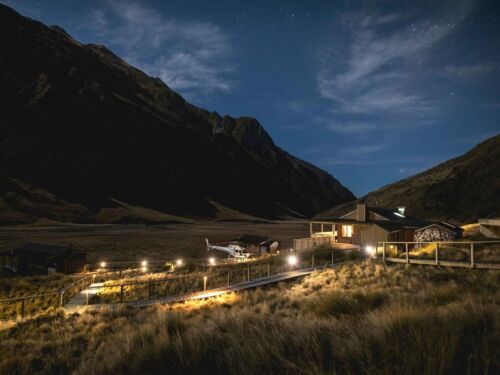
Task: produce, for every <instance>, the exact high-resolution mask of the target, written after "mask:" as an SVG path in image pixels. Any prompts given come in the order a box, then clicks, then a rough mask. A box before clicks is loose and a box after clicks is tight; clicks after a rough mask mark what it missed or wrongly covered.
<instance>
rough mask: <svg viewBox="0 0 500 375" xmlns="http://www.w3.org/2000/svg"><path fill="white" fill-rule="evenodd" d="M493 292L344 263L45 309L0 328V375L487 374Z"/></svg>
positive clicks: (495, 359) (479, 276) (482, 280)
mask: <svg viewBox="0 0 500 375" xmlns="http://www.w3.org/2000/svg"><path fill="white" fill-rule="evenodd" d="M499 286H500V272H498V271H479V270H451V269H435V268H431V267H416V266H413V267H405V266H402V265H394V266H386V265H384V264H382V263H375V262H373V263H371V262H368V261H354V262H350V263H348V264H346V265H344V266H342V267H341V268H339V269H337V270H326V271H321V272H317V273H315V274H313V275H311V276H309V277H306V278H304V279H303V280H301V281H298V282H296V283H284V284H280V285H279V286H277V287H269V288H266V289H259V290H255V291H249V292H245V293H241V294H235V295H228V296H225V297H221V298H219V299H217V300H212V301H206V302H192V303H186V304H179V305H174V306H154V307H149V308H144V309H140V310H136V309H133V308H129V307H126V306H122V307H119V308H117V309H113V310H110V309H100V310H96V311H89V312H87V313H83V314H81V315H78V314H74V315H71V316H64V314H63V313H62V312H55V313H53V314H51V315H48V316H44V317H39V318H37V319H33V320H30V321H27V322H25V323H20V324H18V325H15V326H10V327H4V329H2V330H1V331H0V352H1V353H2V356H1V357H0V373H2V374H3V373H8V374H15V373H20V374H22V373H35V372H36V373H44V374H53V373H69V372H76V373H77V374H106V373H115V374H137V373H142V374H159V373H177V374H193V373H195V374H196V373H199V374H203V373H210V374H256V373H260V374H276V373H283V374H285V373H286V374H304V373H305V374H346V373H347V374H360V373H361V374H363V373H365V374H377V373H380V374H387V373H391V374H394V373H397V374H414V373H418V374H459V373H472V374H485V373H491V374H493V373H498V372H499V371H500V303H499V301H500V292H499Z"/></svg>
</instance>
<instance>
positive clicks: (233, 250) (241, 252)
mask: <svg viewBox="0 0 500 375" xmlns="http://www.w3.org/2000/svg"><path fill="white" fill-rule="evenodd" d="M205 241H206V242H207V251H210V250H219V251H223V252H225V253H226V254H228V258H231V257H232V258H234V259H236V260H238V261H244V260H246V259H248V257H249V256H250V254H249V253H245V248H243V247H241V246H239V245H236V244H229V245H228V246H219V245H211V244H210V242H209V241H208V238H205Z"/></svg>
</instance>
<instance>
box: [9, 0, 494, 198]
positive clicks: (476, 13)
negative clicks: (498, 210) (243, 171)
mask: <svg viewBox="0 0 500 375" xmlns="http://www.w3.org/2000/svg"><path fill="white" fill-rule="evenodd" d="M0 2H1V3H4V4H6V5H9V6H12V7H13V8H14V9H16V10H17V11H19V12H20V13H22V14H24V15H27V16H29V17H31V18H34V19H38V20H40V21H42V22H44V23H46V24H49V25H54V24H57V25H59V26H61V27H63V28H64V29H65V30H66V31H68V32H69V33H70V34H71V35H73V36H74V37H75V38H76V39H77V40H79V41H81V42H84V43H99V44H104V45H106V46H107V47H108V48H110V49H111V50H112V51H113V52H115V53H116V54H117V55H119V56H121V57H122V58H124V59H125V60H126V61H128V62H129V63H130V64H132V65H135V66H137V67H138V68H140V69H142V70H144V71H145V72H146V73H148V74H150V75H152V76H158V77H160V78H161V79H162V80H163V81H165V83H166V84H167V85H169V86H170V87H172V88H173V89H174V90H176V91H177V92H179V93H180V94H182V95H183V96H184V97H185V98H186V99H187V100H189V101H190V102H192V103H194V104H196V105H199V106H201V107H204V108H206V109H208V110H215V111H217V112H219V113H220V114H230V115H232V116H244V115H245V116H253V117H256V118H257V119H258V120H259V121H260V122H261V123H262V124H263V125H264V127H265V128H266V129H267V130H268V132H269V133H270V134H271V136H272V137H273V138H274V140H275V142H276V143H277V144H278V145H279V146H281V147H282V148H284V149H286V150H287V151H289V152H290V153H292V154H294V155H296V156H298V157H300V158H303V159H305V160H307V161H309V162H312V163H313V164H315V165H317V166H319V167H321V168H323V169H325V170H327V171H329V172H330V173H331V174H333V175H334V176H335V177H336V178H338V179H339V180H340V181H341V182H342V183H343V184H344V185H346V186H347V187H348V188H350V189H351V190H352V191H353V192H354V193H355V194H356V195H362V194H364V193H367V192H369V191H371V190H374V189H375V188H378V187H380V186H382V185H385V184H387V183H390V182H394V181H396V180H399V179H401V178H404V177H407V176H409V175H413V174H415V173H418V172H420V171H423V170H425V169H427V168H429V167H431V166H433V165H436V164H437V163H439V162H442V161H444V160H447V159H449V158H451V157H455V156H458V155H460V154H462V153H464V152H465V151H467V150H468V149H470V148H471V147H473V146H474V145H475V144H477V143H478V142H480V141H482V140H484V139H486V138H488V137H490V136H493V135H495V134H498V133H500V121H499V119H500V1H460V0H454V1H448V2H447V1H427V2H419V1H409V2H403V1H365V2H363V1H271V0H262V1H208V0H201V1H180V0H169V1H152V0H150V1H117V0H109V1H96V0H85V1H76V0H75V1H62V0H60V1H56V0H47V1H22V0H15V1H4V0H0Z"/></svg>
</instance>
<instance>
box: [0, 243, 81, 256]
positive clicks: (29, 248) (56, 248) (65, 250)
mask: <svg viewBox="0 0 500 375" xmlns="http://www.w3.org/2000/svg"><path fill="white" fill-rule="evenodd" d="M73 253H74V251H73V250H71V249H70V248H69V247H68V246H65V245H54V244H44V243H36V242H27V243H25V244H23V245H21V246H18V247H16V248H14V249H12V250H7V251H4V252H2V253H1V254H2V255H13V256H21V255H31V256H36V257H40V258H45V259H52V258H56V257H58V256H62V255H66V254H68V255H69V254H73Z"/></svg>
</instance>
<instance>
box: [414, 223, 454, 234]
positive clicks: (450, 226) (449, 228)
mask: <svg viewBox="0 0 500 375" xmlns="http://www.w3.org/2000/svg"><path fill="white" fill-rule="evenodd" d="M432 226H439V227H441V228H443V229H445V230H447V231H449V232H454V233H457V232H463V231H464V230H463V229H462V228H460V227H459V226H456V225H453V224H450V223H447V222H445V221H440V222H431V223H429V224H428V225H426V226H423V227H420V228H418V229H416V230H417V231H420V230H424V229H426V228H430V227H432Z"/></svg>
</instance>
